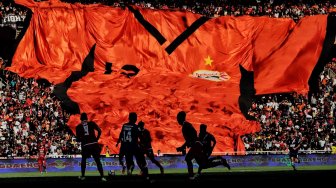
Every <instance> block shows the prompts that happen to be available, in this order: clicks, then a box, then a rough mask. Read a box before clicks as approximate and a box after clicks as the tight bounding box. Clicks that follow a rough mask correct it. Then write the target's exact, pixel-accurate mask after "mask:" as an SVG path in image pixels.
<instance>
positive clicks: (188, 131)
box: [182, 121, 197, 147]
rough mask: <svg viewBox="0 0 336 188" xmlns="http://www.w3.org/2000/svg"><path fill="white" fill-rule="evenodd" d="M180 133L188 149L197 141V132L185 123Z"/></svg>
mask: <svg viewBox="0 0 336 188" xmlns="http://www.w3.org/2000/svg"><path fill="white" fill-rule="evenodd" d="M182 133H183V137H184V139H185V141H186V143H187V146H188V147H191V146H192V145H193V144H194V143H195V142H196V141H197V132H196V130H195V128H194V127H193V126H192V124H191V123H189V122H187V121H185V122H184V123H183V127H182Z"/></svg>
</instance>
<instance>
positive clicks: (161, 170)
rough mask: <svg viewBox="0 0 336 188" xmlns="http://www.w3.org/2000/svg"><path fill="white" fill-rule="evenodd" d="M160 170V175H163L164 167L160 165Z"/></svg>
mask: <svg viewBox="0 0 336 188" xmlns="http://www.w3.org/2000/svg"><path fill="white" fill-rule="evenodd" d="M160 172H161V175H163V174H164V169H163V167H162V166H161V168H160Z"/></svg>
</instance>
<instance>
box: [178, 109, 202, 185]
mask: <svg viewBox="0 0 336 188" xmlns="http://www.w3.org/2000/svg"><path fill="white" fill-rule="evenodd" d="M176 119H177V122H178V123H179V124H180V125H181V126H182V134H183V137H184V140H185V143H184V144H183V145H182V146H181V147H178V148H176V151H178V152H182V153H185V150H186V148H187V147H188V148H190V149H189V151H188V153H187V155H186V157H185V160H186V162H187V166H188V174H189V178H190V179H192V178H193V176H194V170H193V164H192V162H191V161H192V159H194V158H195V159H196V156H200V155H202V145H201V143H200V142H199V141H198V138H197V132H196V130H195V128H194V127H193V126H192V124H191V123H189V122H187V121H186V113H185V112H184V111H180V112H179V113H178V114H177V116H176ZM196 160H197V159H196ZM197 163H198V162H197Z"/></svg>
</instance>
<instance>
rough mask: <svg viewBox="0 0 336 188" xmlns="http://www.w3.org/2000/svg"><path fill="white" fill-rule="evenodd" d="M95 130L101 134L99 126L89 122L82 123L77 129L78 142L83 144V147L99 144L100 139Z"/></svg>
mask: <svg viewBox="0 0 336 188" xmlns="http://www.w3.org/2000/svg"><path fill="white" fill-rule="evenodd" d="M95 130H97V131H98V134H99V132H101V130H100V128H99V127H98V125H97V124H96V123H94V122H92V121H89V122H87V123H86V124H82V123H81V124H79V125H78V126H77V127H76V137H77V140H78V141H79V142H81V144H82V146H85V145H87V144H93V143H97V141H98V139H97V136H96V133H95Z"/></svg>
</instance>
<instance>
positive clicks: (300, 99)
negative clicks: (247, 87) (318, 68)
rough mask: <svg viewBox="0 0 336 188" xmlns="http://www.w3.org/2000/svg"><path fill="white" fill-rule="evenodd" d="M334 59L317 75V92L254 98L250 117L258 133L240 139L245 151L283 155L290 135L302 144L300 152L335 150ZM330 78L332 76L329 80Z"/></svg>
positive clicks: (335, 101) (335, 62)
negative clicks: (253, 120)
mask: <svg viewBox="0 0 336 188" xmlns="http://www.w3.org/2000/svg"><path fill="white" fill-rule="evenodd" d="M335 68H336V59H333V62H331V63H329V64H328V65H327V66H326V67H325V69H324V71H323V72H322V73H321V75H320V79H319V88H320V92H319V93H315V94H312V95H311V96H309V97H308V96H302V95H297V94H282V95H268V96H262V97H258V98H257V99H256V100H255V102H254V103H253V105H252V109H251V111H250V113H251V114H252V115H254V116H255V117H257V118H258V119H259V121H260V123H261V129H262V131H261V132H259V133H256V134H252V135H247V136H244V137H243V141H244V143H245V148H246V150H247V151H286V150H287V143H286V140H287V139H288V138H289V136H290V132H293V131H294V132H297V133H298V136H299V138H300V139H301V140H302V145H301V148H300V149H301V150H323V151H325V152H331V150H332V147H333V146H336V133H335V132H336V130H335V115H336V93H335V92H336V77H335V75H333V74H328V72H329V71H330V70H335ZM330 75H333V76H330Z"/></svg>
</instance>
